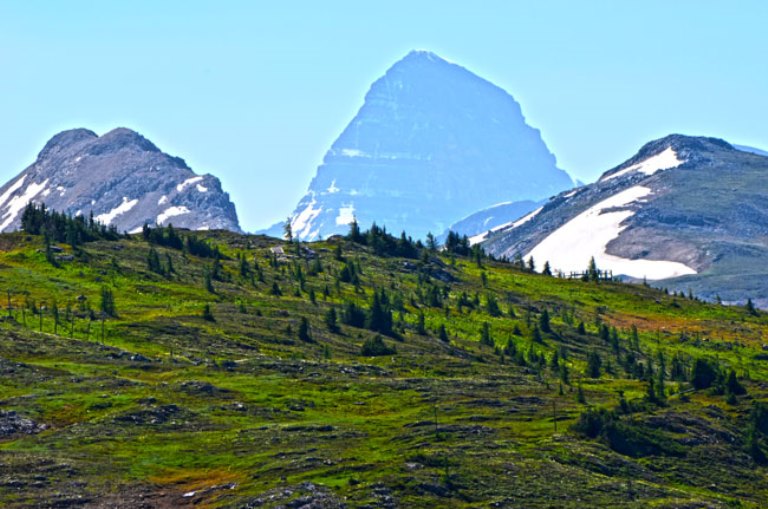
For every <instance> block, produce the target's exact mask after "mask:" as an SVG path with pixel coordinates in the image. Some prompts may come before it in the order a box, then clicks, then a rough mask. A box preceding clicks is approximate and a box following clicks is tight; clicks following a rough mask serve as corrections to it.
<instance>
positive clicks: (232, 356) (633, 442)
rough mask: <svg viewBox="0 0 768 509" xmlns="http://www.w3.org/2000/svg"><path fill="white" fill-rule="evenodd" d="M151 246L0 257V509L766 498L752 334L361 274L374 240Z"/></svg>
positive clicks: (497, 270) (766, 366)
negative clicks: (211, 252)
mask: <svg viewBox="0 0 768 509" xmlns="http://www.w3.org/2000/svg"><path fill="white" fill-rule="evenodd" d="M151 233H152V234H150V235H148V239H150V240H152V241H153V242H155V243H154V244H150V243H148V242H147V241H145V240H144V238H143V237H142V236H141V235H135V236H132V237H130V238H120V239H118V240H116V241H111V242H107V241H98V242H88V243H85V244H81V245H79V247H78V249H77V250H72V249H70V247H69V246H67V245H60V246H57V247H59V248H61V249H63V253H62V254H61V255H60V256H61V257H62V259H61V260H60V261H59V262H58V263H57V264H55V265H54V264H51V263H49V262H48V261H47V257H46V254H45V249H44V239H43V238H42V237H41V236H35V235H28V234H15V233H12V234H2V235H0V245H2V250H0V264H1V265H2V267H3V270H2V272H1V273H0V275H1V276H2V278H3V282H4V284H3V288H4V289H8V291H9V293H8V295H7V298H8V300H9V303H10V306H9V308H8V309H7V310H4V312H3V320H1V321H0V388H2V395H3V396H2V408H1V409H0V446H1V447H0V506H2V507H4V508H13V509H15V508H26V507H89V508H102V507H103V508H110V509H111V508H116V507H125V508H129V507H130V508H133V507H140V508H154V507H157V508H169V507H184V508H186V507H190V508H191V507H210V508H233V509H234V508H244V507H264V508H278V507H283V508H285V507H322V508H340V507H348V508H362V507H369V508H370V507H382V508H388V507H436V506H439V507H446V508H465V507H466V508H478V507H526V508H542V509H543V508H551V507H562V508H573V509H581V508H584V507H628V508H641V507H712V508H726V507H744V508H751V509H757V508H760V507H763V506H764V501H765V500H766V499H767V498H768V469H766V466H765V464H763V463H761V462H762V460H761V458H760V455H761V454H763V455H764V454H765V451H766V438H768V419H766V418H765V416H766V415H768V407H767V406H766V403H765V402H766V397H768V389H767V387H768V386H767V385H766V381H768V363H767V362H766V355H765V353H764V352H763V351H762V343H763V342H764V339H763V338H764V330H765V328H766V326H767V325H768V318H767V317H766V315H765V314H760V313H758V314H757V315H752V314H749V313H748V312H747V310H745V309H743V308H736V307H727V306H720V305H715V304H708V303H702V302H698V301H695V300H691V299H687V298H679V297H676V296H670V295H666V294H664V293H663V292H661V291H658V290H655V289H653V288H647V287H645V286H642V285H634V284H621V283H614V282H601V283H599V284H595V283H586V282H582V281H570V280H562V279H557V278H553V277H545V276H543V275H539V274H532V273H529V272H527V271H520V270H517V269H515V268H514V267H511V266H510V265H509V264H503V263H498V262H494V261H490V260H487V259H481V260H480V261H479V263H478V261H477V260H475V259H473V258H469V257H465V256H462V255H459V254H456V255H455V256H454V254H449V253H440V252H433V253H431V252H429V251H425V250H423V249H422V250H416V251H415V252H412V253H411V255H412V258H407V259H406V258H401V257H397V256H393V255H391V254H387V255H381V256H380V255H377V254H376V251H377V250H379V249H382V247H385V246H387V245H394V246H395V248H397V244H396V240H395V239H388V240H387V241H384V239H382V238H379V239H378V240H379V241H380V242H371V243H372V244H373V245H374V246H375V247H368V246H365V245H361V244H356V243H353V242H349V241H346V240H344V239H333V240H331V241H328V242H322V243H314V244H308V245H306V244H305V245H302V246H299V245H297V244H293V245H287V244H285V243H282V242H279V241H276V240H274V239H267V238H264V237H257V236H244V235H237V234H233V233H230V232H221V231H217V232H200V233H190V232H183V231H182V232H177V233H178V234H179V235H181V236H182V238H184V237H186V238H190V237H195V238H197V239H198V242H197V243H196V244H198V245H199V243H200V242H209V243H213V244H215V245H216V246H217V247H218V248H219V249H220V251H221V253H222V255H223V257H222V258H220V259H219V258H218V257H217V258H201V257H200V256H198V255H196V254H193V253H191V252H189V251H182V250H180V249H176V248H171V247H166V246H165V245H163V244H164V241H163V240H162V239H168V240H169V242H165V244H168V245H173V243H172V242H170V237H169V235H170V232H168V231H160V232H159V233H161V235H154V233H158V232H157V231H155V232H151ZM367 238H369V237H368V236H365V235H364V236H363V239H367ZM366 242H367V240H366ZM180 244H185V243H184V242H181V243H178V245H180ZM201 252H202V251H201ZM153 253H154V254H155V257H156V258H159V260H160V262H159V263H160V265H161V267H159V268H158V267H156V266H152V265H151V264H148V260H151V259H152V254H153ZM65 257H66V258H65ZM171 264H172V266H173V270H172V271H170V270H166V269H167V268H169V267H170V266H171ZM214 267H215V269H214ZM350 274H354V275H355V277H354V278H351V277H349V276H350ZM206 276H208V277H206ZM206 280H207V282H208V284H206ZM446 281H450V282H449V283H446ZM105 295H107V296H109V297H110V298H109V299H108V301H109V302H111V303H112V304H113V305H114V308H115V312H114V313H112V314H105V315H102V314H101V313H100V312H99V310H100V309H101V308H102V307H104V306H102V305H101V301H102V300H104V297H103V296H105ZM4 297H6V296H4ZM56 303H58V306H59V307H58V308H56V307H55V306H56ZM377 303H378V304H377ZM54 309H59V310H60V312H59V313H58V314H56V313H55V312H54ZM374 311H376V312H374ZM332 312H333V314H331V313H332ZM332 316H336V320H333V319H331V318H329V317H332ZM374 317H376V318H377V319H378V320H377V321H374V319H373V318H374ZM387 318H391V322H389V321H388V320H386V319H387ZM102 320H103V321H102ZM374 329H375V330H374ZM382 329H384V330H383V331H382ZM376 345H379V346H378V347H376ZM382 345H383V348H382ZM366 346H367V347H366ZM377 348H378V350H377ZM376 353H378V354H381V355H373V354H376ZM384 353H386V355H383V354H384ZM731 370H735V371H734V376H733V378H732V382H733V383H731V382H727V380H731V377H730V371H731ZM651 374H652V376H651ZM707 374H710V375H713V376H715V377H716V378H715V379H714V380H712V379H711V377H710V378H708V377H707V376H706V375H707ZM747 375H748V376H747ZM650 382H652V383H650ZM708 385H709V387H708ZM649 386H650V388H651V389H652V390H651V391H650V392H651V394H649ZM744 391H746V394H745V393H744ZM758 410H760V412H762V413H758Z"/></svg>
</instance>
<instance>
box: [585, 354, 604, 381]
mask: <svg viewBox="0 0 768 509" xmlns="http://www.w3.org/2000/svg"><path fill="white" fill-rule="evenodd" d="M602 365H603V361H602V359H601V358H600V354H598V353H597V352H596V351H594V350H592V351H591V352H589V355H588V356H587V376H588V377H589V378H600V370H601V368H602Z"/></svg>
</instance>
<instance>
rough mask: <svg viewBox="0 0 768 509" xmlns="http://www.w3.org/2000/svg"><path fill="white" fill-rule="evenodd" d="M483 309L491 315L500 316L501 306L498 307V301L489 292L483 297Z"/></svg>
mask: <svg viewBox="0 0 768 509" xmlns="http://www.w3.org/2000/svg"><path fill="white" fill-rule="evenodd" d="M483 274H485V273H483ZM485 309H486V311H487V312H488V314H489V315H491V316H494V317H496V316H501V308H499V303H498V302H497V301H496V297H494V296H493V294H491V293H489V294H488V295H486V297H485Z"/></svg>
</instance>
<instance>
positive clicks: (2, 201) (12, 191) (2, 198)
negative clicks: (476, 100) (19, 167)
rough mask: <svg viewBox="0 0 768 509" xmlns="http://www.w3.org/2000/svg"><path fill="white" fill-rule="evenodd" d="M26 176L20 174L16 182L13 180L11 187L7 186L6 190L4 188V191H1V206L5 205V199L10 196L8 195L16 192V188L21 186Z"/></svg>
mask: <svg viewBox="0 0 768 509" xmlns="http://www.w3.org/2000/svg"><path fill="white" fill-rule="evenodd" d="M26 178H27V176H26V175H22V176H21V178H20V179H19V180H17V181H16V182H14V183H13V184H12V185H11V187H9V188H8V189H7V190H6V191H5V192H4V193H3V195H2V196H0V207H2V206H3V205H5V202H7V201H8V198H10V196H11V195H12V194H13V193H15V192H16V191H17V190H18V189H19V188H20V187H21V186H22V185H23V184H24V179H26Z"/></svg>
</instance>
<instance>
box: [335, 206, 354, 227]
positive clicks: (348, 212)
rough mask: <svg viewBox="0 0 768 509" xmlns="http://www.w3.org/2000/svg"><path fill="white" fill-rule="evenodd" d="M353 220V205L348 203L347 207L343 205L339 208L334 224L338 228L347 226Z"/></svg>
mask: <svg viewBox="0 0 768 509" xmlns="http://www.w3.org/2000/svg"><path fill="white" fill-rule="evenodd" d="M354 220H355V205H354V204H353V203H350V204H349V205H343V206H342V207H341V208H339V215H338V216H336V224H337V225H339V226H347V225H348V224H350V223H351V222H352V221H354Z"/></svg>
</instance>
